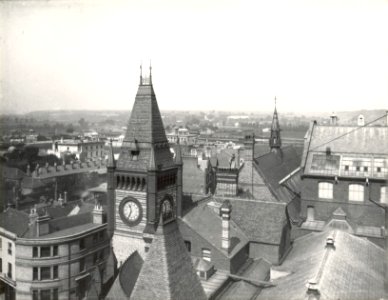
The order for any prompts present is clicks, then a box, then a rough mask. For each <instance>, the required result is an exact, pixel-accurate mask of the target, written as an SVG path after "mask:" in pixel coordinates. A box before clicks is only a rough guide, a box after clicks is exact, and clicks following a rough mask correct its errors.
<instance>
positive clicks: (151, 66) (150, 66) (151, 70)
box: [150, 60, 152, 84]
mask: <svg viewBox="0 0 388 300" xmlns="http://www.w3.org/2000/svg"><path fill="white" fill-rule="evenodd" d="M150 84H152V65H151V60H150Z"/></svg>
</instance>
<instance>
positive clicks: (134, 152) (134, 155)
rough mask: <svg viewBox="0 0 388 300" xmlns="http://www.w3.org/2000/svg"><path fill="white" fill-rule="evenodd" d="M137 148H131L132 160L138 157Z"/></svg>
mask: <svg viewBox="0 0 388 300" xmlns="http://www.w3.org/2000/svg"><path fill="white" fill-rule="evenodd" d="M139 152H140V151H139V150H131V158H132V160H138V158H139Z"/></svg>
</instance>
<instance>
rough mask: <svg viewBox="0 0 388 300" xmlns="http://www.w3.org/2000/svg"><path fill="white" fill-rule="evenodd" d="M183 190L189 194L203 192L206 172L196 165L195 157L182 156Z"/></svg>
mask: <svg viewBox="0 0 388 300" xmlns="http://www.w3.org/2000/svg"><path fill="white" fill-rule="evenodd" d="M182 159H183V176H182V180H183V185H182V186H183V192H184V193H189V194H205V193H206V191H205V189H206V186H205V179H206V172H205V171H203V170H201V168H200V167H199V166H198V159H197V158H196V157H187V156H186V157H183V158H182Z"/></svg>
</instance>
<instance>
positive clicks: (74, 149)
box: [47, 139, 105, 162]
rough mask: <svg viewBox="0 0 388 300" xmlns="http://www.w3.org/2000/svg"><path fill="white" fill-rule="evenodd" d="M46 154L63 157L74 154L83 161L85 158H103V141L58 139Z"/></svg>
mask: <svg viewBox="0 0 388 300" xmlns="http://www.w3.org/2000/svg"><path fill="white" fill-rule="evenodd" d="M47 153H48V154H54V155H56V156H57V157H58V158H64V156H65V155H68V154H74V155H75V157H76V158H77V159H78V160H80V161H82V162H84V161H86V160H98V159H101V160H102V159H103V158H104V156H105V153H104V142H102V141H101V142H100V141H98V140H97V141H87V140H85V141H84V140H63V139H62V140H59V141H55V142H54V143H53V145H52V149H51V151H48V152H47Z"/></svg>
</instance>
